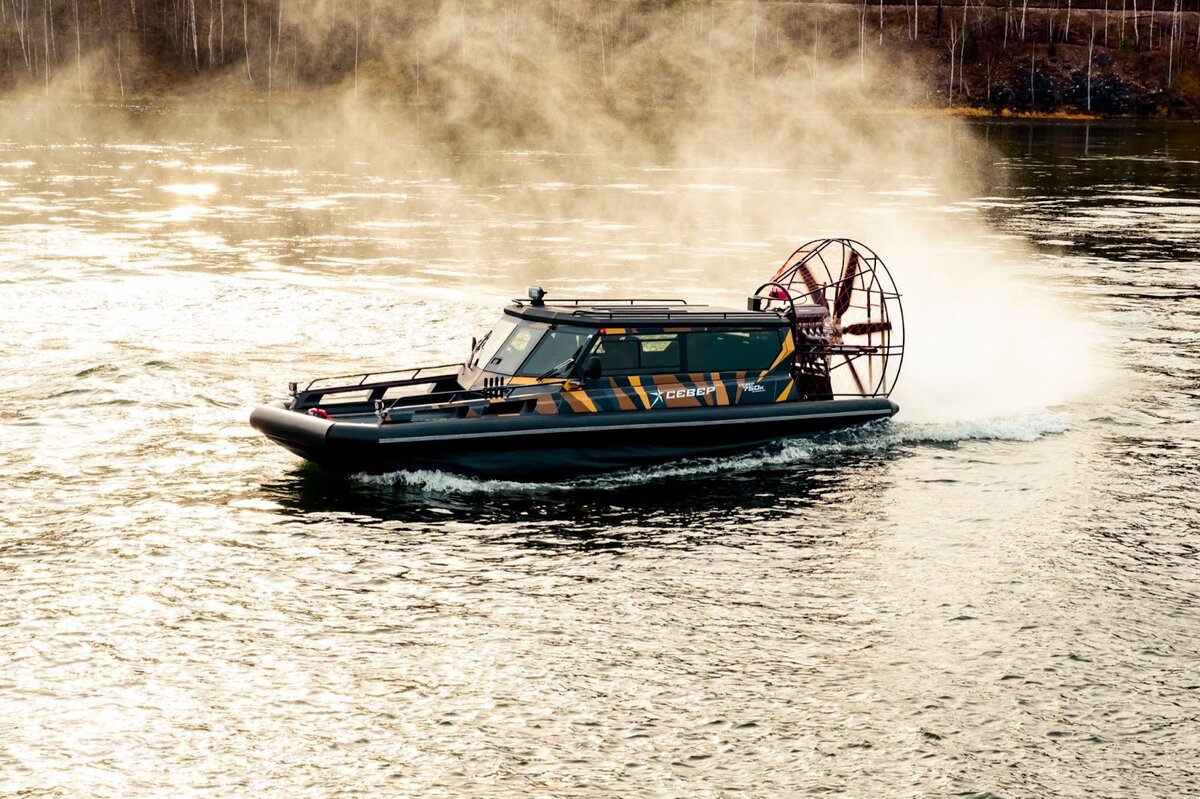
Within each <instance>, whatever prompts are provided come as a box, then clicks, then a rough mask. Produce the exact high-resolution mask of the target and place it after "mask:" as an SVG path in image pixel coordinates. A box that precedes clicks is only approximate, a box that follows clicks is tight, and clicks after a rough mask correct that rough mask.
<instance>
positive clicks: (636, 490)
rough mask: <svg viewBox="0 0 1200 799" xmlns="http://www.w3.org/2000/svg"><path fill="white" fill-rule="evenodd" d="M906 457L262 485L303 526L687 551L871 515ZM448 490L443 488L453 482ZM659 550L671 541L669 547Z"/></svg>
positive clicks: (309, 479) (308, 470) (312, 474)
mask: <svg viewBox="0 0 1200 799" xmlns="http://www.w3.org/2000/svg"><path fill="white" fill-rule="evenodd" d="M902 454H903V449H901V448H884V449H880V450H877V451H871V452H854V451H841V452H836V453H829V454H822V455H818V456H816V457H814V458H812V459H808V460H804V461H799V462H782V463H769V464H763V463H761V462H759V461H757V460H755V459H753V458H749V459H748V462H746V461H742V462H737V461H735V462H734V463H732V464H731V465H729V466H728V468H722V465H721V464H719V462H714V461H705V462H701V463H702V464H704V467H703V468H706V469H707V468H714V469H716V470H715V471H689V468H693V469H695V468H696V466H695V462H692V463H691V464H688V463H683V464H679V465H676V466H668V467H666V468H665V469H662V468H660V469H649V470H645V471H638V470H630V471H627V472H622V473H618V474H615V475H606V476H604V477H600V478H581V479H578V480H575V481H570V482H567V483H562V484H550V485H546V484H541V485H539V484H519V483H518V484H495V483H486V482H483V481H472V480H468V479H465V478H458V477H453V476H448V475H437V474H433V475H425V476H422V477H421V479H419V480H418V481H416V482H410V479H409V478H408V477H407V476H398V477H396V478H395V479H394V480H382V481H379V482H372V481H364V480H363V479H362V478H356V477H348V476H346V475H342V474H337V473H334V472H330V471H327V470H325V469H322V468H321V467H319V466H316V465H313V464H305V465H303V466H300V467H299V468H297V469H295V470H294V471H292V472H290V473H288V474H285V475H281V476H280V477H279V479H277V480H275V481H272V482H269V483H264V484H263V485H262V489H261V490H262V492H263V494H264V496H265V498H268V499H270V500H272V501H274V502H276V503H278V504H280V505H281V506H282V507H283V509H284V510H283V511H282V513H284V514H286V515H289V516H291V517H293V518H294V519H295V520H296V521H299V522H301V523H313V524H321V523H328V522H329V520H330V519H331V517H337V518H338V521H339V522H341V523H347V522H348V523H352V524H359V525H362V526H368V527H377V526H379V525H380V524H388V525H390V526H395V525H396V524H399V525H403V526H405V527H407V526H413V527H418V528H421V529H423V530H425V531H428V532H431V533H436V532H437V531H450V532H453V531H455V530H458V529H461V528H464V527H468V526H469V527H471V528H474V529H478V528H489V531H494V532H495V534H496V535H499V536H502V537H503V538H510V537H512V536H516V537H519V538H520V539H522V540H523V541H524V542H525V543H528V544H531V545H536V544H537V543H538V542H542V543H544V544H546V545H550V546H553V545H556V543H557V544H568V543H570V544H573V545H577V544H579V543H586V544H589V545H595V546H605V545H615V546H622V545H627V544H629V543H632V540H633V539H637V538H638V537H639V536H644V535H645V534H646V533H647V531H666V532H668V533H669V534H670V535H673V536H676V537H677V538H678V539H680V541H682V539H690V538H692V537H693V536H700V537H704V536H708V535H710V534H711V532H712V531H719V530H723V529H734V528H736V529H739V530H745V529H747V528H750V529H753V528H756V527H758V528H761V529H769V528H771V527H772V526H773V525H778V524H780V520H784V519H791V520H794V522H795V523H794V524H790V525H789V526H791V527H793V528H800V527H808V526H811V525H812V524H813V523H817V522H821V521H824V522H826V523H828V522H831V521H833V520H835V519H837V518H839V517H843V516H847V515H849V516H855V515H859V514H860V513H861V512H862V509H863V506H864V502H863V500H864V499H866V498H869V497H871V496H878V495H879V494H880V493H881V492H882V490H883V488H884V487H885V484H890V481H891V477H890V468H889V465H890V463H891V462H893V461H894V460H896V459H897V458H899V457H901V456H902ZM443 481H444V482H443ZM659 543H661V541H659Z"/></svg>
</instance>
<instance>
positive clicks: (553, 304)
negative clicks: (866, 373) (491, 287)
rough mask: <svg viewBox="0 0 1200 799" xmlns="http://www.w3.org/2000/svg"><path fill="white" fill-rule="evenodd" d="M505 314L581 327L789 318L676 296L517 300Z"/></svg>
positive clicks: (781, 321) (766, 323)
mask: <svg viewBox="0 0 1200 799" xmlns="http://www.w3.org/2000/svg"><path fill="white" fill-rule="evenodd" d="M504 313H505V314H507V315H509V316H515V317H518V318H520V319H528V320H529V321H531V322H546V323H550V324H568V325H577V326H582V327H604V326H606V325H619V326H629V327H656V326H659V325H663V326H670V327H687V326H690V325H695V326H697V327H709V326H730V327H780V326H784V325H787V324H788V319H787V317H786V316H784V315H783V313H782V312H780V311H774V310H772V311H739V310H737V309H733V308H719V307H715V306H712V305H689V304H688V303H687V302H686V301H684V300H678V299H669V300H667V299H602V300H593V299H565V300H559V299H556V300H553V301H541V302H538V301H530V300H523V299H516V300H513V301H512V304H511V305H509V306H508V307H506V308H505V309H504Z"/></svg>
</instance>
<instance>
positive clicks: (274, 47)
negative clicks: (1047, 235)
mask: <svg viewBox="0 0 1200 799" xmlns="http://www.w3.org/2000/svg"><path fill="white" fill-rule="evenodd" d="M1161 1H1162V3H1163V5H1164V6H1165V5H1166V4H1167V2H1168V0H1161ZM1170 1H1171V2H1174V5H1173V6H1172V7H1171V8H1170V9H1168V10H1162V9H1159V8H1157V0H1151V5H1150V10H1141V11H1134V10H1131V9H1124V8H1123V9H1121V10H1116V9H1107V8H1095V9H1079V8H1072V7H1071V5H1070V2H1069V0H1068V4H1067V6H1066V7H1065V8H1059V7H1045V8H1039V7H1028V5H1025V6H1015V5H1013V4H1011V3H1010V4H1009V5H1007V6H989V5H983V4H980V5H976V4H970V3H968V4H967V5H948V4H940V3H929V2H926V3H924V4H922V3H921V2H920V0H914V2H913V3H912V4H904V3H900V4H887V3H881V4H879V5H875V6H872V5H869V4H855V3H793V2H758V1H757V0H731V1H730V2H724V3H721V4H717V3H711V2H710V3H702V2H669V3H617V2H614V1H612V0H563V2H556V3H555V4H554V5H553V7H552V8H540V7H539V8H535V9H516V8H515V7H512V6H507V5H501V4H493V3H480V4H473V3H467V2H459V3H450V2H446V3H441V4H438V3H431V4H419V5H421V7H420V8H411V7H408V4H406V5H405V6H404V7H397V6H396V4H392V3H386V2H383V0H364V1H363V2H362V3H354V4H337V5H334V4H324V5H321V6H320V9H321V13H320V14H316V13H308V12H310V11H314V12H315V9H317V8H318V6H317V5H316V4H314V3H310V2H307V0H299V2H297V3H294V4H293V3H289V4H286V8H285V4H283V3H276V2H269V0H255V1H254V2H247V3H243V4H241V5H237V6H236V7H235V4H233V3H229V4H228V7H227V4H226V3H224V2H221V3H219V4H218V5H214V4H212V3H209V4H207V5H205V4H201V3H188V4H182V5H181V4H180V3H178V2H168V1H167V0H146V1H145V2H143V3H142V4H140V5H139V4H130V6H129V7H128V8H127V7H125V6H119V7H114V8H102V11H103V13H99V12H96V11H89V8H90V7H84V8H83V9H82V11H81V9H80V7H79V6H78V5H75V6H72V5H69V4H68V3H66V2H61V1H60V0H47V2H46V3H45V4H44V8H43V14H42V18H40V19H39V18H36V17H35V16H30V10H29V8H28V4H26V6H23V7H22V8H21V9H20V11H19V12H18V11H13V12H12V13H11V14H10V19H9V22H10V23H12V24H10V25H8V26H7V27H5V28H4V31H3V34H0V64H3V65H4V68H2V69H0V93H3V94H4V95H5V96H8V97H19V96H26V95H30V94H33V95H39V94H40V95H43V96H44V97H46V98H52V99H56V100H61V101H65V102H79V101H88V100H109V101H118V102H151V103H153V102H162V101H171V100H177V101H184V102H200V103H231V102H232V103H257V102H279V101H280V100H283V101H286V102H289V103H305V102H313V103H321V104H328V103H330V102H331V101H332V102H343V101H369V102H371V103H374V104H378V103H384V104H390V105H398V106H404V107H420V108H425V109H429V110H431V111H432V112H434V113H440V114H443V115H445V116H446V117H447V118H448V119H451V120H453V121H455V122H456V123H461V124H464V125H500V126H502V127H504V128H506V129H507V130H508V132H513V131H517V132H521V131H524V132H526V133H529V134H530V135H531V136H536V134H537V133H538V132H539V131H545V130H546V129H547V128H556V127H561V126H563V125H571V124H573V123H572V121H571V120H570V119H555V117H556V116H557V115H558V114H567V115H569V114H571V113H572V112H573V111H574V112H579V111H580V110H581V109H587V108H590V107H594V106H596V105H600V106H602V107H604V108H606V109H608V110H609V111H611V112H612V113H613V114H615V115H617V116H621V117H624V118H629V119H635V120H636V119H638V118H640V117H641V116H644V115H645V114H647V113H650V112H652V111H660V110H664V109H680V110H683V111H695V110H696V109H700V108H704V107H710V106H714V105H715V106H719V107H730V106H736V105H738V104H745V105H754V104H760V105H761V104H771V103H784V102H802V103H803V104H804V105H805V106H806V107H808V108H820V109H833V110H845V111H850V112H858V113H861V112H869V111H872V110H875V109H878V108H885V109H897V110H901V109H921V110H931V109H939V108H941V109H958V110H959V111H960V112H962V113H978V112H981V111H982V112H987V113H992V114H998V115H1003V114H1035V115H1039V116H1042V115H1060V114H1068V115H1088V116H1091V115H1094V116H1136V117H1157V116H1172V117H1183V118H1197V117H1200V12H1198V11H1196V10H1195V9H1194V8H1192V9H1191V10H1183V9H1187V8H1189V7H1194V6H1195V5H1196V3H1195V2H1194V0H1186V1H1185V2H1184V4H1183V5H1182V6H1181V5H1180V4H1179V2H1176V0H1170ZM309 6H312V7H311V8H309ZM160 12H161V13H160Z"/></svg>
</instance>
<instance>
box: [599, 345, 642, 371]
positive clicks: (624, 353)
mask: <svg viewBox="0 0 1200 799" xmlns="http://www.w3.org/2000/svg"><path fill="white" fill-rule="evenodd" d="M601 346H603V347H604V352H600V353H597V355H599V357H600V364H601V366H602V367H603V369H604V371H605V372H632V371H635V370H637V368H638V343H637V341H634V340H632V339H625V340H621V339H612V340H609V341H605V342H604V343H603V344H602V345H601Z"/></svg>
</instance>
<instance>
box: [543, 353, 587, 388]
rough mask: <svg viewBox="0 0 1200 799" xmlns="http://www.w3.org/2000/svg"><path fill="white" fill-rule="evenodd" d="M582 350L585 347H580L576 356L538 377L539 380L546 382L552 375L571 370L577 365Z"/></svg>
mask: <svg viewBox="0 0 1200 799" xmlns="http://www.w3.org/2000/svg"><path fill="white" fill-rule="evenodd" d="M582 349H583V347H580V348H579V349H577V350H575V354H574V355H572V356H571V357H570V358H567V359H566V360H565V361H563V362H562V363H560V364H559V365H558V366H555V367H552V368H551V369H549V370H548V371H546V372H544V373H543V374H540V375H538V380H545V379H546V378H547V377H549V376H550V375H552V374H555V373H557V372H562V371H565V370H567V369H570V368H571V367H572V366H574V365H575V359H576V358H578V357H579V352H580V350H582Z"/></svg>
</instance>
